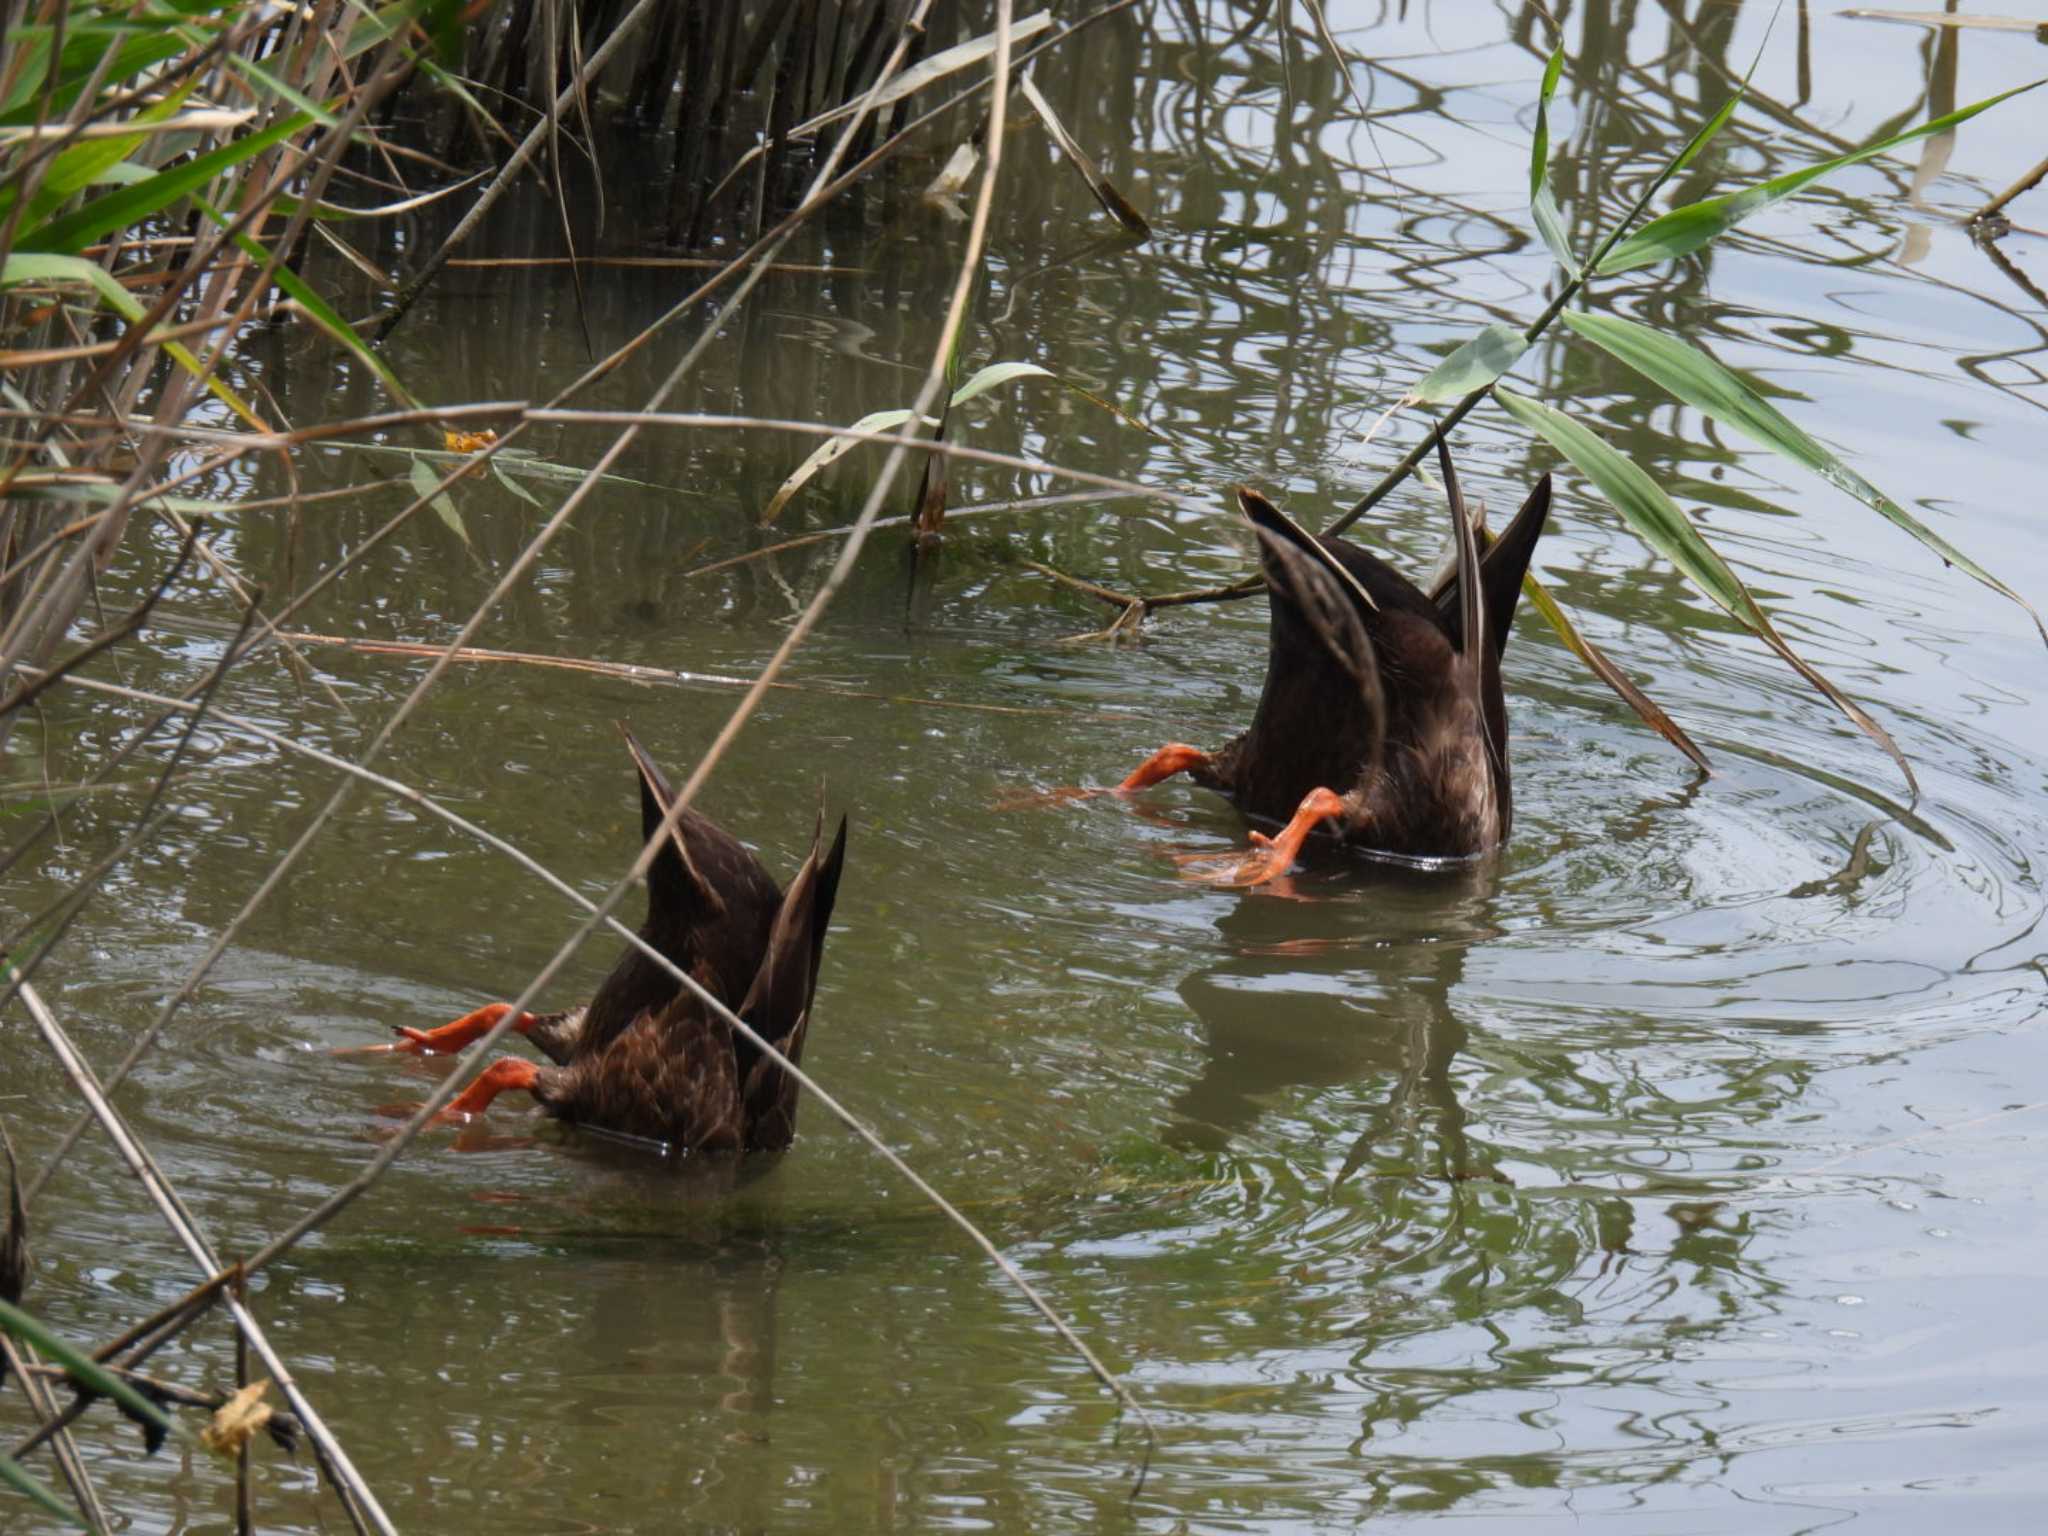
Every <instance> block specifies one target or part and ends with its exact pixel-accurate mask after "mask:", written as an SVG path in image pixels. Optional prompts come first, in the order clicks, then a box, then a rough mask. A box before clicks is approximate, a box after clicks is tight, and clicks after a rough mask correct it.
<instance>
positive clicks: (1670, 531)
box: [1494, 385, 1920, 795]
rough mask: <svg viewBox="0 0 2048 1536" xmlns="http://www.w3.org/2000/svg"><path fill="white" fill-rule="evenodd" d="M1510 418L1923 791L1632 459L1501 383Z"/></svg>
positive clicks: (1880, 735)
mask: <svg viewBox="0 0 2048 1536" xmlns="http://www.w3.org/2000/svg"><path fill="white" fill-rule="evenodd" d="M1494 398H1495V399H1496V400H1498V401H1500V403H1501V405H1502V407H1503V408H1505V409H1506V411H1507V413H1508V414H1509V415H1510V416H1513V417H1514V418H1515V420H1517V421H1519V422H1520V423H1521V424H1522V425H1523V426H1525V427H1527V428H1529V429H1530V430H1531V431H1532V432H1535V433H1536V434H1537V435H1538V436H1540V437H1542V438H1543V439H1544V440H1545V441H1546V442H1548V443H1549V444H1550V445H1551V446H1552V447H1553V448H1555V449H1556V450H1557V451H1558V452H1559V453H1561V454H1563V455H1564V456H1565V457H1566V458H1567V459H1570V460H1571V461H1572V463H1573V464H1574V465H1576V466H1577V467H1578V469H1579V471H1580V473H1582V474H1583V475H1585V477H1586V478H1587V479H1588V480H1590V481H1592V482H1593V484H1594V485H1595V486H1596V487H1598V488H1599V491H1600V494H1601V495H1603V496H1605V497H1606V498H1607V500H1608V501H1609V502H1610V503H1611V504H1612V505H1613V507H1614V510H1615V511H1617V512H1619V513H1620V514H1621V517H1622V521H1624V522H1626V523H1627V524H1628V525H1629V527H1630V528H1631V529H1632V530H1633V531H1634V532H1635V534H1636V536H1637V537H1638V538H1640V539H1641V540H1643V542H1644V543H1646V544H1648V545H1649V546H1650V547H1651V548H1652V549H1653V550H1655V551H1656V552H1657V553H1658V554H1660V555H1662V556H1664V558H1665V559H1667V560H1669V561H1670V562H1671V563H1672V564H1673V565H1675V566H1677V567H1678V569H1679V571H1680V572H1681V573H1682V574H1683V575H1684V576H1685V578H1686V579H1687V580H1688V581H1690V582H1692V584H1693V585H1694V586H1696V587H1698V588H1699V589H1700V590H1701V591H1702V592H1704V593H1705V594H1706V595H1707V596H1708V597H1709V598H1711V599H1712V600H1713V601H1714V602H1715V603H1716V604H1717V605H1718V606H1719V607H1720V608H1721V609H1723V610H1724V611H1725V612H1726V613H1727V614H1728V615H1729V616H1730V617H1731V618H1733V619H1735V620H1736V622H1738V623H1740V624H1742V625H1744V626H1745V627H1746V628H1748V629H1749V630H1750V631H1751V632H1752V633H1753V634H1755V635H1756V637H1757V638H1758V639H1760V640H1762V641H1763V642H1764V644H1766V645H1768V646H1769V647H1770V648H1771V649H1772V650H1773V651H1775V652H1777V654H1778V656H1779V658H1780V659H1781V660H1782V661H1784V663H1785V664H1786V665H1787V666H1789V667H1791V668H1792V669H1793V670H1794V671H1795V672H1797V673H1798V674H1799V675H1800V676H1801V677H1803V678H1805V679H1806V681H1807V682H1808V683H1810V684H1811V685H1812V686H1813V687H1814V688H1815V689H1817V690H1818V691H1819V692H1820V693H1821V694H1822V695H1823V696H1824V697H1825V698H1826V699H1827V700H1828V701H1829V702H1830V703H1831V704H1833V705H1834V706H1835V707H1836V708H1837V709H1839V710H1840V711H1841V712H1842V713H1843V714H1844V715H1846V716H1848V717H1849V719H1850V721H1851V722H1853V723H1854V724H1855V726H1856V727H1857V729H1858V730H1861V731H1862V732H1863V733H1864V734H1865V735H1867V736H1869V737H1870V738H1871V740H1873V741H1875V742H1876V743H1877V744H1878V745H1879V746H1880V747H1882V748H1883V749H1884V750H1885V752H1886V753H1888V754H1889V755H1890V757H1891V759H1892V761H1893V762H1895V763H1897V764H1898V766H1899V771H1900V772H1901V773H1902V774H1904V775H1905V778H1906V783H1907V785H1908V786H1909V787H1910V788H1911V789H1912V791H1913V793H1914V794H1916V795H1917V794H1918V793H1919V791H1920V785H1919V781H1918V780H1917V779H1915V778H1914V777H1913V770H1912V767H1911V765H1909V764H1908V763H1907V762H1906V759H1905V756H1904V754H1903V753H1901V752H1900V751H1899V748H1898V744H1897V743H1896V742H1894V741H1893V740H1892V738H1891V734H1890V733H1889V732H1888V731H1886V730H1885V728H1884V727H1883V726H1881V725H1879V724H1878V723H1877V722H1876V721H1875V720H1873V719H1872V718H1871V717H1870V715H1869V714H1868V713H1867V712H1866V711H1865V710H1864V709H1863V708H1862V706H1860V705H1859V704H1857V703H1856V702H1855V700H1853V699H1851V698H1850V697H1849V696H1848V695H1847V694H1845V693H1843V692H1842V691H1841V689H1839V688H1837V687H1836V686H1835V685H1834V684H1833V683H1831V682H1829V681H1828V680H1827V679H1826V678H1825V677H1823V676H1822V675H1821V674H1820V673H1819V672H1817V671H1815V670H1814V669H1813V667H1812V666H1811V665H1810V664H1808V663H1807V661H1806V660H1805V659H1804V658H1803V657H1801V656H1800V655H1799V654H1798V653H1797V652H1795V651H1794V650H1793V649H1792V647H1791V646H1790V645H1788V644H1787V643H1786V641H1785V637H1784V636H1783V635H1781V634H1779V633H1778V628H1777V626H1776V625H1775V624H1773V623H1772V622H1771V618H1770V615H1768V614H1767V613H1765V612H1764V610H1763V609H1762V607H1761V606H1759V605H1758V603H1757V600H1756V599H1755V598H1754V597H1752V596H1751V595H1750V591H1749V588H1748V587H1746V586H1744V585H1743V584H1742V579H1741V578H1740V577H1738V576H1737V575H1736V574H1735V572H1734V571H1732V570H1731V569H1729V567H1728V563H1727V562H1726V561H1725V560H1723V559H1722V558H1721V556H1720V555H1719V554H1718V553H1717V552H1716V551H1715V549H1714V547H1713V546H1712V545H1710V544H1709V543H1708V542H1707V541H1706V539H1705V538H1704V537H1702V535H1701V534H1700V531H1699V530H1698V529H1697V528H1695V527H1694V526H1693V524H1692V520H1691V519H1690V518H1688V517H1687V516H1686V515H1685V514H1684V513H1683V512H1682V511H1680V510H1679V508H1678V505H1677V503H1675V502H1673V501H1672V499H1671V498H1670V497H1669V496H1667V495H1665V494H1664V490H1663V487H1661V486H1659V485H1658V484H1657V482H1656V481H1654V480H1652V479H1651V478H1650V477H1649V475H1648V474H1647V473H1646V472H1645V471H1644V470H1643V469H1642V468H1641V467H1640V466H1639V465H1637V464H1636V463H1635V462H1634V461H1632V460H1630V459H1628V458H1626V457H1624V456H1623V455H1622V454H1621V453H1619V452H1617V451H1616V450H1615V449H1614V448H1613V447H1611V446H1610V445H1609V444H1608V443H1607V441H1606V440H1605V439H1603V438H1602V437H1600V436H1599V435H1598V434H1597V433H1595V432H1593V431H1592V430H1591V429H1589V428H1588V427H1586V426H1584V425H1582V424H1581V423H1580V422H1578V421H1575V420H1573V419H1572V418H1571V417H1569V416H1567V415H1565V414H1564V413H1563V412H1561V411H1557V410H1553V409H1552V408H1551V407H1549V406H1547V405H1542V404H1539V403H1538V402H1536V401H1534V400H1531V399H1528V398H1527V397H1526V396H1523V395H1518V394H1516V393H1515V392H1514V391H1513V390H1511V389H1508V388H1507V387H1506V386H1504V385H1503V386H1500V387H1498V388H1496V389H1495V390H1494Z"/></svg>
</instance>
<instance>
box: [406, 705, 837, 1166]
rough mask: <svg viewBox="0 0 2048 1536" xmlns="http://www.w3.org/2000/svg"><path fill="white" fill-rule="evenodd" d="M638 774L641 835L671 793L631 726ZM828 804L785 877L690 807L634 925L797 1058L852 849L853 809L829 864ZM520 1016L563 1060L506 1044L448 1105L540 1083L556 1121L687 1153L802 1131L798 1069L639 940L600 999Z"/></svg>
mask: <svg viewBox="0 0 2048 1536" xmlns="http://www.w3.org/2000/svg"><path fill="white" fill-rule="evenodd" d="M620 730H621V731H622V732H624V734H625V738H626V748H627V750H628V751H629V752H631V753H632V755H633V763H634V766H635V767H636V768H637V770H638V772H639V777H640V823H641V829H642V832H641V835H642V839H643V841H644V840H645V839H647V838H651V837H653V836H654V833H655V830H656V828H658V827H659V826H660V825H661V824H662V822H663V820H664V819H665V818H666V817H667V815H668V811H669V807H670V806H671V805H673V804H674V802H675V795H674V792H673V791H672V790H671V789H670V788H669V783H668V780H667V779H666V778H664V777H663V775H662V772H661V770H660V769H659V768H658V767H656V766H655V764H654V762H653V760H652V759H650V758H649V757H648V756H647V753H646V752H645V751H644V750H643V749H642V748H641V746H640V743H639V742H638V741H637V740H635V739H634V737H633V733H632V732H631V731H630V730H627V729H626V728H625V727H624V726H623V725H621V727H620ZM823 831H824V821H823V817H822V816H821V817H820V818H819V822H818V825H817V827H816V829H815V830H814V831H813V832H812V834H811V849H810V854H809V856H808V857H806V858H805V860H804V862H803V865H802V866H801V867H800V868H799V869H798V870H797V872H796V878H795V879H793V880H791V881H790V883H789V889H788V891H786V892H785V891H781V890H778V889H777V888H776V885H775V881H774V880H773V879H772V878H770V876H769V874H768V872H767V870H765V869H763V868H762V867H761V862H760V860H758V859H756V858H755V857H754V855H753V854H751V853H749V852H748V851H747V850H746V848H745V847H743V846H742V845H741V844H740V842H739V840H738V839H736V838H734V837H733V836H731V835H730V834H729V833H727V832H725V831H724V830H723V829H721V828H719V827H718V826H716V825H714V824H713V823H712V822H711V821H710V820H709V819H708V818H706V817H704V816H700V815H699V814H697V812H695V811H693V810H685V811H684V812H683V813H682V815H681V817H680V818H679V819H678V820H677V822H676V824H675V826H674V827H673V828H671V829H670V832H669V835H668V837H667V838H666V839H664V841H663V842H662V844H661V847H660V849H659V851H658V852H657V853H656V855H655V857H654V861H653V863H652V864H650V865H649V866H648V870H647V920H646V922H644V923H643V924H642V925H641V927H640V937H641V938H643V939H645V940H646V941H647V942H648V943H649V944H650V945H652V946H653V947H654V948H655V949H656V950H657V951H659V952H660V953H661V954H663V955H665V956H667V957H668V958H669V959H670V960H672V961H674V962H675V964H676V965H677V966H678V967H680V968H681V969H682V970H683V971H684V972H686V973H687V974H688V975H690V976H692V977H694V978H695V979H696V980H697V982H698V983H699V984H701V985H702V986H703V987H704V989H705V990H706V991H707V992H709V993H710V994H711V995H712V996H713V997H716V998H717V999H718V1000H719V1001H720V1002H722V1003H724V1004H725V1005H726V1006H727V1007H728V1008H731V1009H732V1010H733V1011H734V1012H736V1013H737V1014H738V1015H739V1016H740V1018H742V1019H743V1020H745V1021H746V1022H747V1023H748V1024H749V1025H751V1026H752V1027H753V1029H754V1031H755V1032H756V1033H757V1034H759V1035H760V1036H761V1037H762V1038H763V1039H765V1040H767V1041H768V1042H769V1043H770V1044H771V1045H773V1046H774V1047H775V1049H776V1050H778V1051H780V1052H781V1053H782V1054H783V1055H784V1056H786V1057H787V1058H788V1059H789V1060H790V1061H792V1062H796V1061H800V1060H801V1058H802V1055H803V1048H804V1037H805V1034H806V1032H807V1031H808V1028H809V1025H810V1014H811V996H812V993H813V992H814V991H815V990H816V988H817V982H818V962H819V957H820V956H821V954H822V953H823V950H824V946H825V928H826V925H827V924H828V923H829V922H830V921H831V919H832V903H833V899H834V897H835V896H836V895H837V894H838V890H839V872H840V868H841V865H842V864H843V863H844V861H845V857H846V822H845V820H844V818H842V819H841V820H840V823H839V835H838V836H837V838H836V839H834V841H833V844H832V849H831V852H829V853H828V854H826V855H825V857H824V859H823V861H822V862H821V861H820V859H819V857H818V850H819V845H820V842H821V839H822V835H823ZM508 1012H510V1005H509V1004H506V1003H490V1004H487V1005H485V1006H484V1007H482V1008H479V1009H477V1010H475V1011H474V1012H472V1013H468V1014H465V1015H464V1016H463V1017H461V1018H459V1019H457V1020H455V1021H454V1022H453V1023H451V1024H444V1025H442V1026H441V1027H440V1028H438V1029H431V1030H420V1029H410V1028H405V1027H401V1028H400V1029H399V1031H398V1032H399V1033H400V1034H401V1035H403V1036H404V1037H405V1038H404V1039H403V1040H400V1041H397V1042H395V1043H393V1044H390V1045H385V1046H378V1047H373V1049H376V1050H383V1051H403V1052H411V1053H417V1054H437V1053H441V1052H447V1051H458V1050H461V1049H462V1048H463V1047H464V1046H466V1045H468V1044H470V1043H471V1042H472V1041H474V1040H476V1039H478V1038H480V1037H481V1036H482V1035H483V1034H484V1033H485V1032H486V1031H488V1030H490V1029H491V1028H492V1027H493V1026H494V1025H496V1024H497V1022H498V1021H499V1020H500V1019H501V1018H503V1017H504V1016H505V1014H506V1013H508ZM512 1027H513V1028H515V1029H517V1030H518V1031H519V1032H520V1033H521V1034H523V1035H525V1036H526V1037H527V1038H528V1039H529V1040H531V1041H532V1042H533V1043H534V1044H535V1045H537V1046H539V1047H540V1049H541V1050H542V1051H543V1052H544V1053H546V1055H547V1056H548V1058H549V1060H550V1061H551V1062H552V1063H553V1065H550V1066H539V1065H536V1064H535V1063H533V1062H530V1061H526V1060H523V1059H521V1058H519V1057H504V1058H501V1059H500V1060H498V1061H494V1062H492V1063H491V1065H490V1066H488V1067H486V1068H485V1069H484V1070H483V1072H481V1073H480V1074H479V1075H478V1076H477V1078H476V1080H475V1081H474V1082H472V1083H471V1084H470V1085H469V1087H468V1088H466V1089H464V1090H463V1092H462V1093H461V1094H460V1095H459V1096H458V1097H457V1098H455V1099H454V1100H453V1101H452V1102H451V1103H450V1104H449V1105H448V1108H447V1109H446V1110H445V1111H444V1112H443V1113H444V1115H445V1116H447V1117H448V1118H451V1119H454V1118H467V1117H469V1116H472V1115H479V1114H482V1113H483V1112H484V1110H485V1109H487V1108H488V1107H489V1106H490V1103H491V1100H493V1099H494V1098H496V1097H497V1096H498V1095H499V1094H500V1093H505V1092H508V1091H511V1090H514V1089H518V1090H523V1091H525V1092H527V1093H530V1094H532V1095H533V1096H534V1098H535V1099H537V1100H538V1101H539V1102H540V1106H541V1108H542V1109H544V1110H546V1111H547V1113H548V1114H550V1115H552V1116H554V1117H555V1118H557V1119H560V1120H568V1121H572V1122H575V1123H577V1124H581V1125H586V1126H591V1127H594V1128H596V1129H599V1130H605V1131H611V1132H615V1133H619V1134H623V1135H627V1136H635V1137H642V1138H645V1139H647V1140H651V1141H658V1142H663V1143H666V1144H667V1145H668V1146H670V1147H672V1148H674V1149H676V1150H678V1151H707V1152H708V1151H726V1152H772V1151H780V1150H781V1149H783V1148H785V1147H787V1146H788V1145H789V1144H790V1141H791V1140H792V1138H793V1137H794V1136H795V1132H796V1101H797V1083H796V1079H795V1078H793V1077H791V1076H790V1075H789V1074H788V1073H786V1072H784V1071H782V1070H781V1069H780V1067H778V1066H777V1065H776V1064H775V1063H773V1062H770V1061H767V1060H765V1059H763V1057H762V1053H761V1052H760V1050H759V1049H758V1048H757V1047H755V1046H754V1045H753V1044H752V1043H751V1042H749V1041H747V1040H745V1039H743V1038H741V1037H740V1035H739V1034H738V1033H737V1032H736V1031H735V1030H734V1029H733V1028H732V1026H731V1025H729V1024H728V1023H726V1022H725V1020H723V1019H722V1018H719V1017H718V1016H717V1015H715V1014H714V1013H713V1012H712V1011H711V1010H710V1009H709V1008H707V1007H705V1006H704V1004H703V1002H702V1001H701V1000H700V999H699V998H698V996H697V995H696V994H695V993H694V992H692V991H690V990H689V989H688V988H686V987H683V986H682V985H681V984H680V983H678V982H677V981H676V980H675V978H674V977H672V976H670V975H669V973H668V972H667V971H665V970H663V969H662V968H661V967H660V966H658V965H656V964H655V963H654V962H653V961H652V960H651V959H649V958H648V957H647V956H646V955H645V954H643V953H642V952H641V951H640V950H639V949H638V948H634V947H629V948H628V949H627V950H626V952H625V953H624V954H623V955H621V956H620V957H619V960H618V963H617V964H616V965H614V966H613V967H612V970H611V974H610V975H608V976H607V977H605V979H604V981H603V983H602V984H601V985H600V986H599V987H598V989H597V991H596V993H595V994H594V995H593V996H592V997H591V999H590V1001H589V1002H587V1003H585V1004H583V1005H582V1006H580V1007H577V1008H571V1009H568V1010H567V1011H565V1012H562V1013H550V1014H533V1013H522V1014H520V1015H519V1016H518V1018H517V1019H515V1020H514V1021H513V1026H512Z"/></svg>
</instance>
